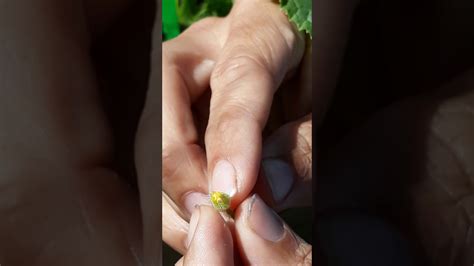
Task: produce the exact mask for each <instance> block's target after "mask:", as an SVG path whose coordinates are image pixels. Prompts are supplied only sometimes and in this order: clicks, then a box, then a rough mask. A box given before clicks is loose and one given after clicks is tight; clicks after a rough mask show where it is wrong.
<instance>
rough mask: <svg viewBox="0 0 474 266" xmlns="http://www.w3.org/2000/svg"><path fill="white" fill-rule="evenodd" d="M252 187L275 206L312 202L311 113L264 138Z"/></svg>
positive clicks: (278, 208) (289, 206) (278, 207)
mask: <svg viewBox="0 0 474 266" xmlns="http://www.w3.org/2000/svg"><path fill="white" fill-rule="evenodd" d="M254 191H255V192H257V193H258V194H259V195H261V196H262V198H263V199H264V200H265V202H268V203H272V204H271V205H272V207H273V208H274V209H277V210H283V209H287V208H291V207H304V206H311V203H312V200H311V198H312V115H311V114H309V115H307V116H305V117H303V118H301V119H300V120H297V121H294V122H291V123H288V124H286V125H284V126H282V127H281V128H279V129H278V130H277V131H276V132H275V133H273V134H272V135H271V136H270V137H269V138H268V139H267V140H266V141H265V143H264V147H263V160H262V171H261V173H260V176H259V180H258V181H257V184H256V187H255V190H254Z"/></svg>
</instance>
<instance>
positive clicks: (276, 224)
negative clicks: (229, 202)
mask: <svg viewBox="0 0 474 266" xmlns="http://www.w3.org/2000/svg"><path fill="white" fill-rule="evenodd" d="M235 232H236V235H237V244H238V245H239V249H240V252H241V256H242V258H243V260H244V262H245V264H249V265H311V263H312V247H311V245H309V244H308V243H306V242H305V241H304V240H303V239H301V238H300V237H298V236H297V235H296V234H295V233H294V232H293V231H292V230H291V229H290V228H288V226H287V225H286V224H285V223H284V222H283V220H282V219H280V217H278V215H277V214H276V213H275V212H274V211H273V210H272V209H270V208H269V207H268V206H267V205H266V204H265V203H264V202H263V200H262V199H260V197H258V196H257V194H254V195H253V196H252V197H250V198H248V199H246V200H245V201H244V202H243V203H242V204H241V205H240V206H239V207H238V209H237V211H236V216H235Z"/></svg>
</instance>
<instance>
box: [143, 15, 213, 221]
mask: <svg viewBox="0 0 474 266" xmlns="http://www.w3.org/2000/svg"><path fill="white" fill-rule="evenodd" d="M216 21H218V20H214V19H210V20H205V21H203V22H201V23H200V24H198V25H197V26H194V27H193V28H191V29H190V31H191V33H192V34H193V35H188V33H189V31H188V32H186V33H185V34H184V35H183V36H182V37H178V38H176V39H174V40H173V41H171V42H168V43H166V44H164V46H163V49H164V53H163V54H166V55H167V56H165V57H164V59H163V79H162V80H163V101H162V106H163V110H164V112H163V139H162V140H163V148H162V150H163V152H162V155H163V166H164V168H163V189H164V191H166V193H167V194H168V195H169V196H170V198H171V199H173V201H175V202H176V203H177V204H178V205H179V206H180V207H184V208H186V210H188V211H187V212H185V215H186V218H189V216H190V213H191V212H192V210H193V209H194V205H196V204H203V203H205V202H204V201H203V199H205V196H206V195H207V194H208V185H207V184H208V182H207V177H206V170H207V169H206V157H205V153H204V150H203V149H202V148H201V146H200V145H199V138H198V132H197V126H199V125H197V124H196V123H195V122H196V120H195V119H194V113H193V112H192V110H191V106H192V104H193V103H194V102H195V101H196V100H197V99H198V98H199V96H201V95H202V94H203V93H204V91H205V90H206V89H207V88H208V84H209V77H210V74H211V71H212V68H213V66H214V63H213V62H214V57H215V55H214V51H212V49H211V48H213V47H212V45H211V46H210V45H209V44H208V42H207V41H206V40H208V38H210V35H211V34H213V33H212V32H209V31H208V30H207V29H206V28H205V26H206V27H207V26H208V27H211V25H213V24H214V23H216ZM195 36H200V37H199V38H197V37H195ZM189 47H193V48H192V51H190V49H189ZM201 48H202V49H201ZM214 48H215V47H214ZM194 49H196V50H194ZM183 54H186V56H183ZM188 73H191V74H190V75H189V74H188ZM148 98H150V101H153V98H154V97H153V95H151V94H150V95H148ZM157 106H159V105H155V104H153V103H151V104H150V105H148V109H146V110H145V112H146V111H147V110H152V111H151V112H154V111H153V110H155V109H156V107H157ZM160 111H161V109H160ZM144 115H145V119H146V115H147V113H144ZM150 124H151V125H152V126H154V125H153V123H150Z"/></svg>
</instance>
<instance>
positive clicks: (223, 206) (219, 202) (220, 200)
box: [211, 191, 230, 211]
mask: <svg viewBox="0 0 474 266" xmlns="http://www.w3.org/2000/svg"><path fill="white" fill-rule="evenodd" d="M211 202H212V206H214V208H215V209H216V210H218V211H226V210H227V209H229V208H230V196H229V195H227V194H226V193H224V192H218V191H215V192H211Z"/></svg>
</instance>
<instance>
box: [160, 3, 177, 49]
mask: <svg viewBox="0 0 474 266" xmlns="http://www.w3.org/2000/svg"><path fill="white" fill-rule="evenodd" d="M162 7H163V9H162V22H163V24H162V29H163V34H164V38H163V39H164V40H165V41H166V40H169V39H172V38H174V37H176V36H178V35H179V33H180V29H179V23H178V14H177V13H176V2H175V0H163V5H162Z"/></svg>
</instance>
